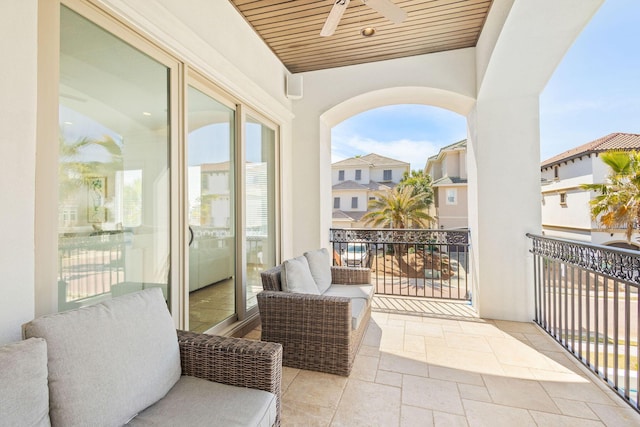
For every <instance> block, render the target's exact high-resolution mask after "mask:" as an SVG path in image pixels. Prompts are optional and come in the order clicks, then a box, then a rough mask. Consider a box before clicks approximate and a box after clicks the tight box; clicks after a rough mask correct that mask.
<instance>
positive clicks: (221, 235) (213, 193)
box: [187, 86, 236, 332]
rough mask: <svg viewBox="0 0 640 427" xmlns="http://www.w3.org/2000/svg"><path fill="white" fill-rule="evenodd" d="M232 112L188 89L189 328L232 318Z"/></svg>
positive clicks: (206, 326) (200, 329) (207, 326)
mask: <svg viewBox="0 0 640 427" xmlns="http://www.w3.org/2000/svg"><path fill="white" fill-rule="evenodd" d="M234 129H235V112H234V110H233V109H231V108H229V107H227V106H225V105H224V104H221V103H220V102H218V101H216V100H215V99H213V98H211V97H210V96H208V95H206V94H205V93H203V92H201V91H199V90H198V89H195V88H194V87H191V86H190V87H189V90H188V130H189V136H188V140H187V162H188V176H187V191H188V221H189V330H191V331H196V332H204V331H206V330H208V329H210V328H212V327H214V326H215V325H217V324H219V323H220V322H223V321H225V320H227V319H229V318H231V317H233V316H235V315H236V300H235V298H236V284H235V283H236V281H235V221H234V215H235V209H234V204H235V201H234V200H235V198H234V191H235V185H234V174H235V172H234V164H233V158H234V141H235V132H234Z"/></svg>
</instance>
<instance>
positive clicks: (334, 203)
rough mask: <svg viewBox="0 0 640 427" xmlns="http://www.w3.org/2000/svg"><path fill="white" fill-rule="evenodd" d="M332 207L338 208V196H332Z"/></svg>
mask: <svg viewBox="0 0 640 427" xmlns="http://www.w3.org/2000/svg"><path fill="white" fill-rule="evenodd" d="M333 209H340V197H334V198H333Z"/></svg>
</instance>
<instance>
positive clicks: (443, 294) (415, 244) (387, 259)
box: [330, 228, 471, 300]
mask: <svg viewBox="0 0 640 427" xmlns="http://www.w3.org/2000/svg"><path fill="white" fill-rule="evenodd" d="M330 233H331V235H330V241H331V243H332V246H333V262H334V265H348V266H363V267H370V268H371V274H372V283H373V284H374V285H375V286H376V292H377V293H378V294H385V295H398V296H417V297H430V298H446V299H456V300H470V299H471V284H470V282H469V274H468V272H469V232H468V230H466V229H461V230H417V229H388V228H346V229H340V228H332V229H331V230H330Z"/></svg>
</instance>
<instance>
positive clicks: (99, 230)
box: [57, 7, 170, 311]
mask: <svg viewBox="0 0 640 427" xmlns="http://www.w3.org/2000/svg"><path fill="white" fill-rule="evenodd" d="M59 88H60V91H59V93H60V95H59V120H60V122H59V126H60V133H59V140H58V145H59V158H58V183H59V186H58V188H59V190H58V194H59V198H58V225H57V229H58V281H57V286H58V289H57V297H58V298H57V301H58V307H57V309H58V310H60V311H62V310H66V309H70V308H74V307H79V306H83V305H88V304H93V303H95V302H98V301H101V300H103V299H106V298H111V297H112V296H117V295H122V294H125V293H129V292H133V291H137V290H141V289H144V288H147V287H160V288H162V290H163V292H164V293H165V296H166V297H167V298H168V297H169V289H168V284H169V277H168V276H169V271H170V269H169V264H170V258H169V254H170V249H169V246H170V241H169V228H170V226H169V219H170V215H169V186H170V179H169V111H170V106H169V69H168V68H167V66H165V65H163V64H161V63H160V62H158V61H156V60H154V59H152V58H151V57H149V56H147V55H146V54H144V53H142V52H141V51H139V50H137V49H136V48H134V47H132V46H131V45H129V44H128V43H126V42H124V41H123V40H122V39H120V38H118V37H116V36H114V35H113V34H111V33H109V32H107V31H105V30H104V29H102V28H100V27H99V26H97V25H95V24H93V23H92V22H90V21H89V20H87V19H86V18H84V17H82V16H81V15H79V14H77V13H76V12H74V11H72V10H71V9H69V8H66V7H61V11H60V86H59Z"/></svg>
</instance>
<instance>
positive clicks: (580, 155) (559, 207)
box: [540, 133, 640, 249]
mask: <svg viewBox="0 0 640 427" xmlns="http://www.w3.org/2000/svg"><path fill="white" fill-rule="evenodd" d="M608 150H640V135H638V134H629V133H612V134H610V135H607V136H605V137H602V138H600V139H596V140H595V141H592V142H589V143H587V144H584V145H581V146H579V147H576V148H573V149H571V150H569V151H566V152H564V153H561V154H558V155H557V156H554V157H552V158H550V159H548V160H545V161H544V162H542V164H541V165H540V170H541V172H542V233H543V234H545V235H547V236H553V237H561V238H565V239H572V240H581V241H585V242H591V243H595V244H600V245H608V246H617V247H625V248H630V249H638V246H639V244H640V240H639V239H640V237H639V235H638V233H634V235H633V236H632V238H631V243H632V245H629V244H627V242H626V238H625V235H624V230H621V229H606V230H605V229H600V228H599V225H598V224H597V223H596V222H595V221H593V220H592V219H591V213H590V206H589V201H590V200H591V199H592V198H593V197H594V196H596V193H594V192H591V191H587V190H583V189H581V188H580V185H581V184H592V183H603V182H605V181H606V179H607V175H608V174H609V173H610V169H609V167H608V166H607V165H606V164H604V163H603V162H602V160H601V159H600V157H599V154H600V153H602V152H605V151H608Z"/></svg>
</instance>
